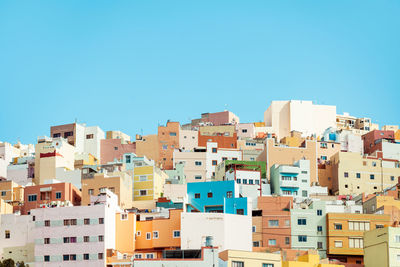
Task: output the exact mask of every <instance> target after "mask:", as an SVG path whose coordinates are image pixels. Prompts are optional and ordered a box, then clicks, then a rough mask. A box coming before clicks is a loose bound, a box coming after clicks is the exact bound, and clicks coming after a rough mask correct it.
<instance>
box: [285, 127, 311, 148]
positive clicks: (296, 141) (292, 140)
mask: <svg viewBox="0 0 400 267" xmlns="http://www.w3.org/2000/svg"><path fill="white" fill-rule="evenodd" d="M301 135H302V133H301V132H299V131H295V130H293V131H291V132H290V135H288V136H284V137H283V138H282V139H281V140H280V143H281V144H283V145H286V146H290V147H299V146H301V144H302V143H303V142H304V141H305V140H306V138H305V137H302V136H301Z"/></svg>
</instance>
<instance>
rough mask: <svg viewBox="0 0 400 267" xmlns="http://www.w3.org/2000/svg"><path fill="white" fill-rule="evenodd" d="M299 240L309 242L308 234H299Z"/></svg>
mask: <svg viewBox="0 0 400 267" xmlns="http://www.w3.org/2000/svg"><path fill="white" fill-rule="evenodd" d="M298 240H299V242H307V236H306V235H299V236H298Z"/></svg>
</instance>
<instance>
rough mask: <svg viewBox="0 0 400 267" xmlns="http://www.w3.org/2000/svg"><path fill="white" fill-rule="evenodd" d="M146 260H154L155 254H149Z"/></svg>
mask: <svg viewBox="0 0 400 267" xmlns="http://www.w3.org/2000/svg"><path fill="white" fill-rule="evenodd" d="M146 259H154V254H153V253H147V254H146Z"/></svg>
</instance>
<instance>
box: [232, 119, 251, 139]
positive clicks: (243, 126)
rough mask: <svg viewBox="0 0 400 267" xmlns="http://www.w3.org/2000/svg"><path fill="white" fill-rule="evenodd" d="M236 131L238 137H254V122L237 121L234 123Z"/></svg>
mask: <svg viewBox="0 0 400 267" xmlns="http://www.w3.org/2000/svg"><path fill="white" fill-rule="evenodd" d="M236 132H237V136H238V138H241V139H242V138H251V139H253V138H255V137H256V130H255V126H254V123H239V124H236Z"/></svg>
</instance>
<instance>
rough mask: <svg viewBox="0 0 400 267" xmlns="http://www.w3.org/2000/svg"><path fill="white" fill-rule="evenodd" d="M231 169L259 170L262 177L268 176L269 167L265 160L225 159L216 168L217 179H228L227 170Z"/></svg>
mask: <svg viewBox="0 0 400 267" xmlns="http://www.w3.org/2000/svg"><path fill="white" fill-rule="evenodd" d="M230 170H252V171H253V170H257V171H259V172H260V177H261V178H262V179H266V178H267V168H266V165H265V162H264V161H246V160H224V161H222V162H221V163H220V164H218V166H217V167H216V169H215V180H217V181H222V180H226V172H227V171H230Z"/></svg>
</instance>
